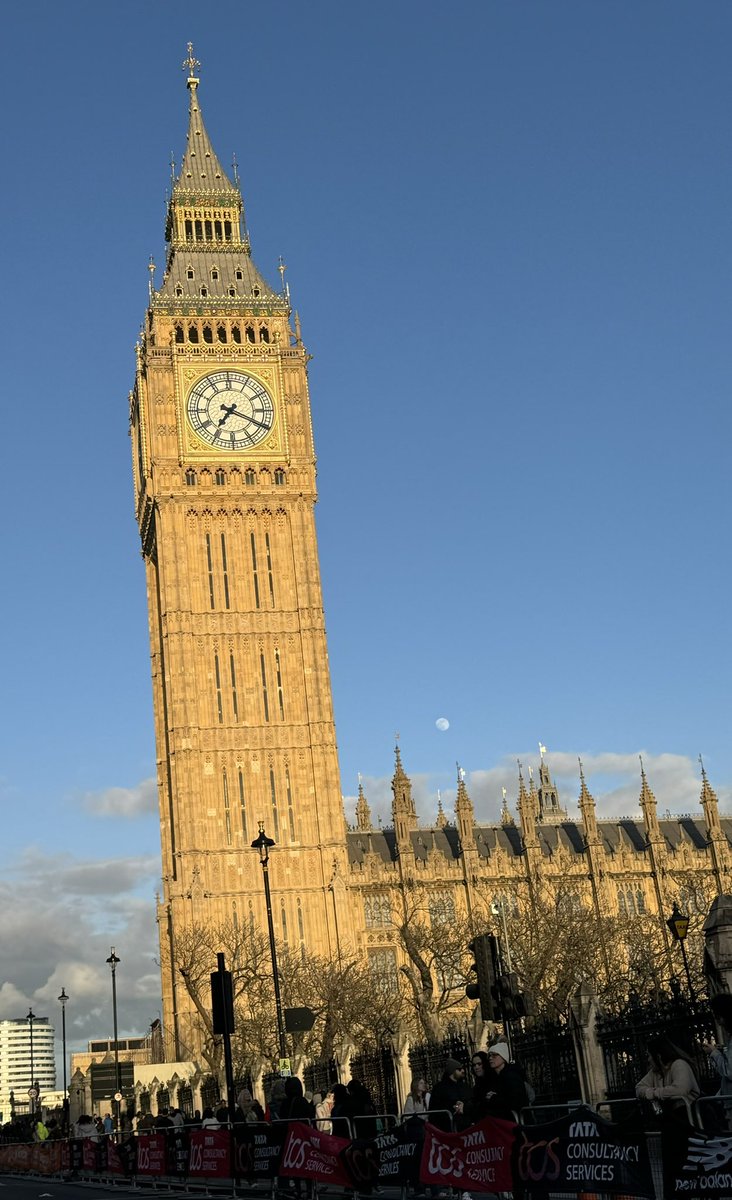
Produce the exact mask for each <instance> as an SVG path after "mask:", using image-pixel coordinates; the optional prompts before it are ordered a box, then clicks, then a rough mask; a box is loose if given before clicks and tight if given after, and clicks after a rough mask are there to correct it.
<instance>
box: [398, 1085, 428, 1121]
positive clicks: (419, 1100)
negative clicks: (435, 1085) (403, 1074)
mask: <svg viewBox="0 0 732 1200" xmlns="http://www.w3.org/2000/svg"><path fill="white" fill-rule="evenodd" d="M428 1104H429V1093H428V1091H427V1081H426V1080H425V1079H423V1078H422V1076H421V1075H419V1076H415V1077H414V1079H413V1080H412V1082H411V1084H410V1087H409V1094H408V1095H407V1098H406V1100H405V1101H404V1108H403V1109H402V1116H403V1117H425V1118H426V1116H427V1105H428Z"/></svg>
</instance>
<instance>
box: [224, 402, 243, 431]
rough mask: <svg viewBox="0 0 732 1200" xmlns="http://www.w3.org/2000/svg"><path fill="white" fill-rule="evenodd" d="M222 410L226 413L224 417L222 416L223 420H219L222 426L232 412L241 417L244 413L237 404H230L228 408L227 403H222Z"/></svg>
mask: <svg viewBox="0 0 732 1200" xmlns="http://www.w3.org/2000/svg"><path fill="white" fill-rule="evenodd" d="M220 410H221V412H223V414H224V415H223V417H222V418H221V420H220V421H219V425H220V426H221V425H223V423H224V421H225V420H226V419H227V417H230V416H231V414H232V413H236V415H237V417H240V416H242V415H243V414H242V413H240V412H239V411H238V410H237V407H236V405H235V404H232V405H230V406H229V407H228V408H227V406H226V405H225V404H222V405H221V409H220Z"/></svg>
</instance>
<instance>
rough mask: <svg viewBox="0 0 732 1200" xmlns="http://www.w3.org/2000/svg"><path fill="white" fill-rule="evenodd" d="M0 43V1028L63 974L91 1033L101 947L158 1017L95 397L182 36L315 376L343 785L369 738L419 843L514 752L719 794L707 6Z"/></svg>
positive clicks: (115, 380)
mask: <svg viewBox="0 0 732 1200" xmlns="http://www.w3.org/2000/svg"><path fill="white" fill-rule="evenodd" d="M5 32H6V56H5V61H4V75H5V81H4V82H5V95H6V107H7V116H6V120H5V121H3V123H2V132H1V133H0V137H1V138H2V144H3V146H2V152H3V158H4V161H5V164H6V165H5V179H6V185H5V188H4V194H3V217H4V229H5V242H4V279H5V286H4V288H3V289H2V306H3V310H2V322H3V329H4V333H5V337H4V339H3V364H2V366H3V385H2V386H3V391H4V396H5V404H4V407H3V411H4V413H5V437H4V443H3V444H4V447H5V450H6V454H5V466H4V471H3V476H2V478H3V485H4V492H5V495H4V511H5V513H6V520H5V523H4V559H5V587H4V589H3V593H2V597H1V598H0V605H1V606H2V618H3V619H2V658H3V666H4V671H3V682H4V691H5V720H4V731H5V738H4V739H3V742H4V744H3V755H2V764H1V766H0V789H1V794H2V801H3V814H4V821H3V834H4V836H3V845H2V850H0V864H1V865H2V875H1V876H0V881H1V882H0V891H2V892H3V893H4V895H3V911H4V914H5V917H6V919H5V920H4V931H3V932H2V933H0V951H2V953H1V954H0V961H2V963H3V968H2V971H3V973H2V976H0V1016H17V1015H19V1013H22V1012H23V1011H25V1010H26V1009H25V1006H26V1005H27V1004H28V1003H30V1002H31V1001H32V1002H33V1004H34V1005H40V1006H41V1009H42V1010H43V1005H44V1003H45V1004H46V1007H47V1009H48V1013H49V1015H51V1016H53V1015H54V1013H53V1008H54V1006H53V1004H52V1003H51V1002H52V1000H53V997H55V996H56V995H57V994H58V992H59V991H60V989H61V986H62V985H63V986H65V987H66V990H67V991H68V992H69V994H70V995H72V999H73V1001H74V1005H75V1008H72V1007H70V1009H69V1017H70V1022H71V1032H72V1037H74V1038H76V1039H77V1041H79V1042H83V1041H85V1040H86V1038H88V1037H92V1036H94V1037H96V1036H105V1034H106V1033H108V1029H107V1026H108V1024H109V1011H108V1010H109V1005H108V1002H107V996H106V987H107V981H106V980H105V972H106V968H105V967H104V959H105V958H106V956H107V954H108V953H109V945H110V943H111V942H116V944H117V945H118V953H120V955H121V957H122V960H123V961H122V965H121V967H120V972H119V981H120V991H121V996H122V997H123V998H124V1001H125V1003H124V1004H123V1005H121V1009H122V1011H121V1014H120V1019H121V1023H122V1024H123V1026H124V1027H125V1029H126V1030H129V1031H135V1030H142V1029H144V1028H145V1025H146V1024H148V1023H149V1021H150V1020H152V1019H153V1018H154V1017H155V1016H156V1015H157V1014H158V1010H159V1000H158V998H157V995H158V990H159V989H158V984H157V967H156V965H155V962H154V956H155V953H156V950H155V934H154V925H153V920H152V901H153V894H154V891H155V889H156V886H157V876H158V874H159V861H158V850H159V847H158V837H157V824H156V819H155V815H154V793H153V789H152V787H151V786H150V783H149V780H150V779H151V777H152V775H153V773H154V760H155V756H154V745H153V736H152V716H151V695H150V682H149V660H148V643H147V618H146V602H145V589H144V576H143V569H142V562H141V559H140V555H139V548H138V541H137V534H136V529H135V525H134V520H133V510H132V485H131V472H130V459H129V443H128V438H127V430H126V422H127V399H126V397H127V392H128V390H129V388H130V386H131V383H132V375H133V345H134V341H135V337H136V332H137V329H138V328H139V325H140V322H141V320H142V317H143V313H144V307H145V301H146V289H147V263H148V258H149V256H150V255H151V254H152V255H153V256H154V258H155V261H156V262H157V263H158V265H159V266H160V265H161V264H162V262H163V218H164V202H165V196H166V189H167V187H168V180H169V160H170V154H171V151H172V153H173V154H174V156H175V157H176V158H177V160H178V161H179V160H180V156H181V154H182V150H183V146H184V140H185V129H186V120H187V96H186V91H185V82H184V74H183V72H182V71H181V70H180V63H181V62H182V60H183V58H184V57H185V46H186V41H187V40H188V39H189V38H191V39H192V40H193V42H194V47H195V52H196V55H197V57H198V58H199V59H200V60H201V62H202V69H201V79H202V83H201V93H200V94H201V102H202V107H203V112H204V115H205V119H206V123H207V127H208V130H209V133H210V134H211V137H212V139H213V142H214V145H215V147H216V149H217V152H218V154H219V156H220V157H221V159H222V161H223V162H224V163H229V162H230V161H231V156H232V154H233V153H236V156H237V159H238V162H239V169H240V173H241V178H242V185H243V190H244V197H245V203H246V210H247V216H248V222H249V226H250V231H251V235H252V243H253V250H254V257H255V260H256V262H257V264H258V266H259V267H260V269H261V270H262V271H263V273H264V274H265V275H266V276H267V277H268V278H269V279H270V280H275V279H276V278H277V275H276V264H277V259H278V256H279V255H280V254H282V255H283V256H284V258H285V261H286V263H287V266H288V279H289V283H290V287H291V291H292V297H293V301H294V304H295V307H296V308H297V309H298V310H299V312H300V316H301V319H302V326H303V336H304V339H305V341H306V344H307V345H308V348H309V349H310V351H311V352H312V353H313V355H314V358H313V362H312V364H311V385H312V397H313V416H314V422H315V432H316V442H317V448H318V455H319V486H320V495H321V500H320V504H319V507H318V522H319V535H320V548H321V566H322V574H323V585H324V593H325V604H326V618H327V628H328V634H329V649H330V660H331V668H332V676H333V687H334V698H335V709H336V720H337V728H338V737H339V746H340V755H341V767H342V783H343V790H344V793H345V794H346V795H347V796H352V795H353V793H354V792H355V788H356V778H357V772H359V771H361V772H363V774H364V777H365V783H366V786H367V790H368V792H369V795H370V797H371V798H372V800H373V802H374V804H375V806H376V807H377V808H379V809H380V810H381V811H382V812H384V813H385V812H386V807H385V806H386V804H387V801H388V778H389V775H390V773H391V769H392V761H393V757H392V756H393V743H394V733H395V731H396V730H399V732H400V735H401V745H402V752H403V758H404V762H405V766H406V767H407V769H408V770H409V771H410V772H411V773H412V774H413V776H414V777H415V782H416V786H417V790H418V796H419V801H420V809H421V811H422V813H423V815H424V816H425V817H427V816H429V814H430V813H431V812H434V807H435V803H436V793H437V789H438V788H440V789H441V790H442V792H443V795H444V797H445V799H446V803H448V804H449V802H450V799H451V794H452V789H453V788H454V778H455V762H456V760H459V761H460V762H461V764H462V765H463V766H464V767H465V769H466V771H467V773H468V783H469V785H470V787H471V793H472V794H473V796H474V799H475V801H476V807H477V810H478V815H479V817H481V818H483V819H486V820H487V819H494V818H495V816H496V814H497V811H498V807H499V806H500V794H501V786H507V787H508V790H509V798H510V797H511V796H512V795H514V794H515V769H514V763H515V759H516V757H517V756H518V757H521V758H523V759H524V760H525V761H526V762H527V763H530V762H532V761H533V762H536V760H537V758H538V742H539V740H541V741H543V742H544V743H545V744H546V745H547V746H548V748H549V761H550V765H552V769H553V770H555V771H556V773H557V775H558V777H559V780H560V784H561V788H562V795H563V798H564V799H565V800H566V801H567V803H569V805H570V807H571V806H572V805H573V804H574V803H575V800H576V794H577V785H576V774H575V771H574V764H575V761H576V756H577V755H578V754H581V755H582V756H583V759H584V760H585V764H586V771H587V773H588V781H589V783H590V786H591V787H592V789H593V791H594V792H595V793H596V794H597V796H598V802H599V807H600V812H601V814H602V813H603V812H604V813H606V814H607V815H610V814H612V813H617V812H621V811H622V812H627V811H631V810H632V809H633V808H634V807H635V799H636V797H637V794H638V788H639V783H638V774H637V754H638V752H643V753H644V755H645V761H646V767H647V770H648V774H649V780H650V783H651V786H652V787H653V788H654V791H655V793H656V795H657V798H658V801H659V807H660V808H661V809H665V808H667V807H668V808H671V809H672V810H675V811H687V810H689V809H693V808H696V806H697V797H698V790H699V785H698V772H696V756H697V754H698V753H699V752H702V753H703V754H704V756H705V763H706V765H707V769H708V771H709V774H710V777H711V779H712V782H713V783H714V785H715V786H716V787H717V789H718V791H719V793H720V796H721V798H722V799H723V801H724V804H725V806H727V807H728V806H729V803H730V800H731V799H732V762H731V760H730V755H729V748H728V747H729V739H728V736H727V735H728V729H729V718H730V701H729V682H728V681H729V675H730V653H729V652H730V643H729V618H728V595H729V591H730V567H729V551H728V526H729V502H728V485H727V474H728V470H727V467H728V462H727V460H728V444H729V440H730V416H729V379H730V349H729V347H730V338H729V324H730V286H729V279H730V267H731V266H732V263H731V261H730V257H731V256H730V245H731V243H730V216H729V213H730V203H729V201H730V195H731V193H732V170H731V164H730V151H729V128H728V126H729V112H730V82H729V69H728V47H729V45H730V37H731V36H732V9H730V6H729V4H728V3H726V2H724V0H719V2H716V0H707V2H706V3H705V4H704V5H689V4H687V3H680V2H675V0H671V2H669V0H663V2H661V0H657V2H656V0H641V2H638V0H632V2H631V0H628V2H625V0H614V2H613V3H612V4H604V5H603V4H600V3H594V2H591V3H587V0H564V2H563V3H562V4H561V5H556V4H547V3H545V2H544V0H542V2H531V0H524V2H523V3H521V4H516V3H514V2H513V0H501V2H494V0H483V2H482V3H469V2H463V3H461V2H458V3H455V4H452V5H450V6H449V7H448V6H443V5H437V4H434V5H425V4H421V3H417V2H416V0H400V2H399V3H398V4H387V3H383V2H377V3H375V4H371V5H359V6H357V5H344V4H343V3H336V2H332V3H331V2H329V0H328V2H326V0H313V3H311V4H308V5H301V4H297V3H295V2H294V0H287V2H283V3H281V4H279V5H258V6H251V5H246V4H242V3H241V2H240V0H222V2H221V3H220V4H219V5H217V6H216V9H215V11H214V10H211V9H209V10H206V11H205V12H204V10H203V8H202V7H201V6H200V5H194V4H191V3H189V0H157V2H156V3H155V4H150V3H143V0H128V2H127V3H126V4H124V5H119V6H109V5H97V4H92V3H79V2H77V3H73V2H72V3H69V4H67V5H64V6H51V5H47V4H45V3H41V2H40V0H30V2H29V3H26V4H25V5H23V6H16V7H15V8H14V9H12V10H10V11H9V13H8V14H7V15H6V30H5ZM441 716H444V717H446V718H447V719H448V720H449V722H450V728H449V730H447V731H446V732H439V731H438V730H437V728H436V726H435V720H436V719H437V718H438V717H441ZM29 945H30V946H32V947H33V952H32V953H29V950H28V947H29ZM100 963H101V966H100ZM35 1011H36V1012H38V1011H39V1009H38V1007H36V1009H35ZM44 1011H45V1010H44Z"/></svg>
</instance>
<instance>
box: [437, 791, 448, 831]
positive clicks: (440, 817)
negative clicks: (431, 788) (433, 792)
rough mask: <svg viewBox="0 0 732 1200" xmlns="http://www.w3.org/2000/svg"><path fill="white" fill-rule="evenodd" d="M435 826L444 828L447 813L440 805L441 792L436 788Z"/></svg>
mask: <svg viewBox="0 0 732 1200" xmlns="http://www.w3.org/2000/svg"><path fill="white" fill-rule="evenodd" d="M436 823H437V828H438V829H444V828H445V826H446V825H447V815H446V813H445V810H444V808H443V807H442V793H441V791H440V789H439V788H438V789H437V822H436Z"/></svg>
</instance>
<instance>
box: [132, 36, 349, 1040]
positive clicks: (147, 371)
mask: <svg viewBox="0 0 732 1200" xmlns="http://www.w3.org/2000/svg"><path fill="white" fill-rule="evenodd" d="M198 65H199V64H198V63H197V62H196V60H195V59H194V58H193V55H192V50H191V47H190V46H189V56H188V60H187V61H186V63H185V64H184V67H186V68H187V70H188V90H189V94H190V116H189V126H188V139H187V145H186V150H185V155H184V157H183V161H182V164H181V168H180V173H179V174H178V176H177V178H176V180H175V183H174V186H173V190H172V196H171V199H170V203H169V206H168V217H167V227H166V240H167V243H168V250H167V258H166V264H165V273H164V276H163V280H162V284H161V286H160V288H159V289H155V288H154V287H153V288H151V296H150V305H149V308H148V311H147V314H146V319H145V326H144V331H143V334H142V337H141V341H140V344H139V347H138V355H137V357H138V363H137V375H136V380H135V387H134V390H133V392H132V395H131V410H130V422H131V433H132V440H133V464H134V476H135V499H136V512H137V520H138V524H139V528H140V535H141V538H142V551H143V556H144V559H145V564H146V572H147V594H148V606H149V621H150V643H151V660H152V679H153V701H154V713H155V734H156V745H157V773H158V791H159V800H160V824H161V841H162V858H163V895H162V897H161V898H160V902H159V906H158V922H159V929H160V947H161V968H162V986H163V1006H164V1026H165V1031H166V1052H167V1054H168V1056H169V1057H171V1058H172V1057H175V1058H180V1057H181V1056H185V1055H188V1054H190V1053H191V1052H195V1050H196V1048H197V1036H196V1032H195V1030H196V1021H195V1014H194V1011H193V1006H192V1004H191V1001H190V1000H189V998H188V996H187V994H186V992H185V989H184V988H183V987H182V986H181V980H180V973H179V969H178V965H177V961H176V943H177V940H178V939H180V938H181V936H182V934H183V932H184V931H185V929H186V928H190V926H191V925H219V924H221V923H224V922H227V923H229V924H231V925H232V926H233V927H234V928H239V929H240V930H242V931H243V933H244V935H245V934H246V930H247V929H251V928H254V927H255V926H256V927H259V928H260V929H261V928H263V927H264V899H263V894H262V880H261V870H260V866H259V858H258V856H257V854H256V852H255V851H253V850H251V849H250V844H251V842H252V840H253V839H254V838H255V837H256V836H257V833H258V825H259V822H260V821H263V822H264V824H265V828H266V832H267V833H268V835H269V836H272V837H274V839H275V841H276V843H277V849H276V851H275V852H274V853H273V854H272V856H271V860H270V874H271V881H272V889H273V910H274V920H275V930H276V934H277V936H278V937H279V938H280V939H282V940H284V941H286V942H288V943H289V944H290V945H292V946H294V947H298V946H300V945H303V946H305V947H307V948H309V949H311V950H313V951H316V952H320V953H324V954H331V953H332V954H335V953H336V952H337V950H338V945H337V942H338V938H339V936H340V935H342V933H343V930H342V929H341V931H340V933H339V929H338V922H337V917H336V913H335V905H334V893H333V890H332V888H331V880H332V878H333V871H334V863H337V864H339V865H342V866H345V864H344V863H343V864H341V859H342V856H343V855H344V854H345V837H344V829H345V823H344V822H345V818H344V813H343V806H342V798H341V791H340V782H339V774H338V761H337V751H336V739H335V727H334V723H333V708H332V698H331V687H330V677H329V670H328V655H327V649H326V642H325V628H324V618H323V601H322V594H321V586H320V575H319V566H318V552H317V543H316V535H315V521H314V506H315V500H316V485H315V454H314V448H313V437H312V429H311V420H310V405H309V397H308V380H307V354H306V352H305V349H304V347H303V345H302V341H301V339H300V336H299V330H298V332H297V334H294V333H293V332H292V330H291V328H290V306H289V301H288V298H287V295H286V294H283V293H281V292H276V291H274V290H273V289H272V288H271V287H270V286H269V284H268V283H267V282H266V281H265V280H264V278H263V277H262V276H261V275H260V274H259V272H258V270H257V268H256V267H255V265H254V263H253V261H252V258H251V254H250V248H249V241H248V238H247V236H246V233H245V232H244V231H243V218H242V198H241V193H240V191H239V187H238V181H237V180H236V178H235V180H234V182H233V183H232V182H231V181H230V180H229V179H228V178H227V175H226V173H225V172H224V170H223V168H222V166H221V164H220V162H219V159H218V158H217V156H216V153H215V152H214V149H213V146H212V144H211V142H210V140H209V137H208V134H207V132H206V128H205V126H204V123H203V118H202V115H201V109H200V104H199V98H198V85H199V81H198V78H197V77H196V68H197V67H198ZM212 965H213V966H215V964H212Z"/></svg>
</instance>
